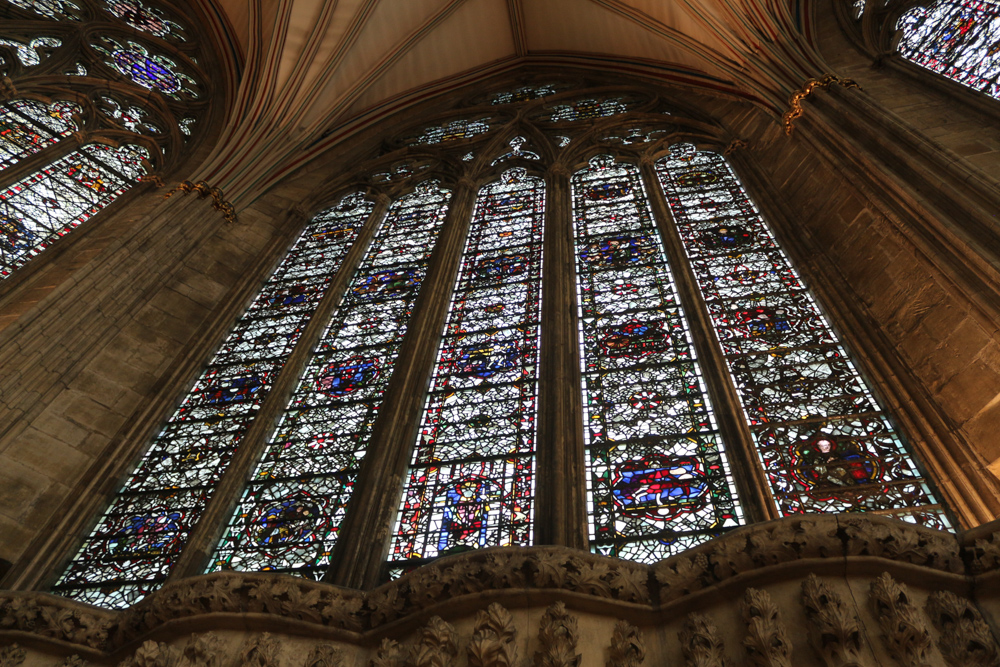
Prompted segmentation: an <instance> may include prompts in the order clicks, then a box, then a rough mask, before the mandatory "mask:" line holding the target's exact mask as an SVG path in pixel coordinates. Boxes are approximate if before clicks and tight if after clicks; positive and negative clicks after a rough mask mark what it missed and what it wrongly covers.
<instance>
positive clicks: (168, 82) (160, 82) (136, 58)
mask: <svg viewBox="0 0 1000 667" xmlns="http://www.w3.org/2000/svg"><path fill="white" fill-rule="evenodd" d="M111 56H112V57H113V58H114V61H115V66H117V67H118V71H120V72H121V73H122V74H124V75H125V76H127V77H128V78H130V79H132V80H133V81H135V82H136V83H138V84H139V85H140V86H142V87H144V88H149V89H150V90H158V91H160V92H161V93H176V92H179V91H180V90H181V81H180V79H179V78H177V75H176V74H174V73H173V72H172V71H170V69H168V68H167V67H166V66H165V65H164V64H163V63H162V62H161V61H160V59H157V58H153V57H151V56H149V55H147V54H145V53H141V52H139V51H137V50H132V49H127V50H125V49H115V51H113V52H112V54H111Z"/></svg>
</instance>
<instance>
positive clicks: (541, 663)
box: [534, 602, 582, 667]
mask: <svg viewBox="0 0 1000 667" xmlns="http://www.w3.org/2000/svg"><path fill="white" fill-rule="evenodd" d="M579 640H580V635H579V631H578V630H577V621H576V618H575V617H573V616H570V614H569V612H567V611H566V605H565V604H563V603H562V602H556V603H555V604H554V605H552V606H551V607H549V608H548V609H547V610H545V615H544V616H542V622H541V624H540V625H539V628H538V644H539V647H540V648H539V650H538V651H536V652H535V660H534V665H535V667H577V666H578V665H579V664H580V658H581V657H582V656H581V655H580V654H579V653H577V652H576V646H577V642H579Z"/></svg>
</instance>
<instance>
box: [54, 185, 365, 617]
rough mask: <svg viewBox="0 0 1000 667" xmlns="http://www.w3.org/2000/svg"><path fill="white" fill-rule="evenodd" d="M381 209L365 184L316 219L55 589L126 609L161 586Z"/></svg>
mask: <svg viewBox="0 0 1000 667" xmlns="http://www.w3.org/2000/svg"><path fill="white" fill-rule="evenodd" d="M373 208H374V205H373V204H372V202H370V201H368V200H366V199H364V197H363V196H362V195H361V193H355V194H352V195H348V196H347V197H345V198H344V199H343V200H341V202H340V203H339V204H338V205H337V206H335V207H333V208H331V209H328V210H326V211H324V212H322V213H320V214H319V215H318V216H316V217H315V218H313V220H312V222H310V223H309V225H308V226H307V227H306V228H305V230H304V231H303V232H302V235H301V236H300V237H299V238H298V240H297V241H296V242H295V244H294V245H293V246H292V248H291V250H289V252H288V254H287V255H286V256H285V258H284V260H282V262H281V264H280V265H279V266H278V268H277V269H276V270H275V271H274V273H273V274H272V275H271V277H270V278H269V279H268V281H267V282H266V283H265V284H264V287H263V289H262V290H261V292H260V294H258V295H257V298H256V299H254V301H253V303H252V304H251V305H250V307H249V308H248V309H247V311H246V312H245V313H244V314H243V317H241V318H240V320H239V321H238V322H237V323H236V326H235V327H234V328H233V330H232V331H231V332H230V334H229V336H228V337H227V338H226V340H225V342H224V343H223V344H222V347H221V348H220V349H219V350H218V352H216V355H215V357H214V358H213V359H212V361H211V363H210V364H209V365H208V368H207V369H206V370H205V371H204V372H203V373H202V374H201V376H200V377H199V378H198V380H197V382H196V383H195V385H194V388H193V389H192V390H191V392H190V393H189V394H188V395H187V396H186V397H185V399H184V402H183V403H181V406H180V407H179V408H178V409H177V411H176V412H175V413H174V414H173V416H171V417H170V419H169V420H168V421H167V423H166V425H165V426H164V427H163V429H162V430H161V431H160V433H159V435H158V436H156V438H155V439H154V440H153V443H152V445H151V446H150V448H149V450H148V451H147V452H146V454H145V455H144V456H143V457H142V459H141V460H140V461H139V464H138V465H137V466H136V468H135V469H134V470H133V471H132V473H131V474H130V475H129V477H128V480H127V481H126V482H125V485H124V487H123V488H122V489H121V490H120V491H119V492H118V494H117V495H116V496H115V498H114V500H113V501H112V503H111V506H110V507H109V508H108V510H107V511H106V512H105V513H104V516H103V517H102V518H101V520H100V521H99V522H98V524H97V527H96V528H94V530H93V531H92V532H91V534H90V536H89V537H88V538H87V540H86V542H85V543H84V545H83V547H82V548H81V549H80V551H79V553H78V554H77V555H76V557H75V558H74V559H73V561H72V562H71V563H70V565H69V567H68V568H67V570H66V572H65V573H64V574H63V575H62V577H61V578H60V579H59V582H58V583H57V584H56V586H55V587H54V592H56V593H58V594H60V595H65V596H67V597H71V598H75V599H77V600H80V601H82V602H88V603H90V604H96V605H100V606H103V607H117V608H124V607H128V606H131V605H133V604H135V603H136V602H138V601H139V600H140V599H142V598H143V597H144V596H146V595H147V594H149V593H150V592H152V591H153V590H155V589H157V588H159V586H160V585H161V584H162V583H163V580H164V579H165V578H166V576H167V574H168V573H169V572H170V569H171V567H172V566H173V564H174V562H175V561H176V559H177V556H178V555H179V554H180V551H181V549H182V548H183V546H184V543H185V541H186V540H187V538H188V535H189V534H190V532H191V530H192V528H193V527H194V525H195V524H196V523H197V521H198V519H199V518H200V517H201V514H202V512H203V511H204V509H205V506H206V504H207V503H208V501H209V500H210V499H211V497H212V494H213V492H214V490H215V487H216V485H217V484H218V482H219V479H220V478H221V477H222V474H223V473H224V472H225V470H226V467H227V466H228V464H229V462H230V459H231V458H232V456H233V453H234V451H235V450H236V447H237V446H238V445H239V444H240V442H241V441H242V439H243V437H244V434H245V432H246V429H247V427H248V425H249V423H250V422H251V421H252V420H253V418H254V416H255V415H256V414H257V410H258V409H259V408H260V405H261V403H262V402H263V400H264V398H265V397H266V396H267V394H268V392H269V391H270V389H271V387H272V386H273V384H274V381H275V379H276V377H277V376H278V374H279V373H280V372H281V369H282V367H283V366H284V364H285V362H286V360H287V359H288V355H290V354H291V353H292V349H293V348H294V347H295V344H296V343H297V342H298V340H299V337H300V336H301V334H302V330H303V328H304V327H305V326H306V324H307V323H308V322H309V320H310V318H311V317H312V316H313V313H314V312H315V310H316V306H317V305H318V304H319V301H320V299H322V298H323V295H324V294H325V293H326V290H327V288H328V287H329V285H330V281H331V280H333V278H334V276H335V275H336V273H337V271H338V269H339V268H340V266H341V264H342V262H343V260H344V257H345V256H346V254H347V251H348V250H349V249H350V247H351V245H352V244H353V243H354V241H355V239H356V238H357V236H358V232H359V231H360V229H361V228H362V226H363V225H364V224H365V221H366V220H367V219H368V217H369V216H370V215H371V212H372V210H373Z"/></svg>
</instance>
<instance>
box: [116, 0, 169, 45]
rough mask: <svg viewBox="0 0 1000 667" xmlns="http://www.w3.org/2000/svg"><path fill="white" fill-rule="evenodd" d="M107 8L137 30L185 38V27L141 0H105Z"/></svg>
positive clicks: (159, 35)
mask: <svg viewBox="0 0 1000 667" xmlns="http://www.w3.org/2000/svg"><path fill="white" fill-rule="evenodd" d="M104 6H105V8H106V9H107V10H108V11H109V12H111V13H112V14H114V15H115V16H117V17H118V18H120V19H121V20H122V21H125V23H128V24H129V25H130V26H132V27H133V28H135V29H136V30H141V31H143V32H148V33H149V34H151V35H156V36H157V37H164V38H166V37H173V38H176V39H183V37H182V36H181V33H182V32H183V30H184V29H183V28H182V27H181V26H180V25H178V24H177V23H175V22H174V21H171V20H169V19H168V18H167V17H166V16H164V14H163V12H162V11H161V10H160V9H159V8H157V7H147V6H146V5H144V4H143V3H142V2H140V1H139V0H104Z"/></svg>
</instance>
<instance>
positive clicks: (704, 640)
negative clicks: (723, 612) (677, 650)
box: [677, 614, 728, 667]
mask: <svg viewBox="0 0 1000 667" xmlns="http://www.w3.org/2000/svg"><path fill="white" fill-rule="evenodd" d="M677 638H678V639H680V640H681V650H682V651H683V652H684V661H685V664H686V665H687V667H727V665H728V662H727V661H726V654H725V647H724V646H723V643H722V637H721V636H720V635H719V629H718V628H717V627H716V626H715V623H713V622H712V619H711V618H709V617H708V616H706V615H704V614H688V617H687V620H686V621H685V622H684V628H683V629H682V630H681V631H680V632H679V633H677Z"/></svg>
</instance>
